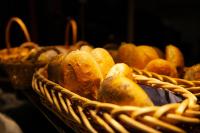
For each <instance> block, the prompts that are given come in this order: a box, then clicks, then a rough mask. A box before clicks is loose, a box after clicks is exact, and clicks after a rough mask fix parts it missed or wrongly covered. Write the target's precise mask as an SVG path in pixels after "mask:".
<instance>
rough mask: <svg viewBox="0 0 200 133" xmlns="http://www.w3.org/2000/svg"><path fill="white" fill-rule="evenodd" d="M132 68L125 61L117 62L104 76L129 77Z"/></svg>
mask: <svg viewBox="0 0 200 133" xmlns="http://www.w3.org/2000/svg"><path fill="white" fill-rule="evenodd" d="M131 73H132V69H131V68H130V67H129V66H128V65H126V64H125V63H117V64H115V65H114V66H113V67H112V68H111V69H110V70H109V72H108V74H107V75H106V78H108V77H112V76H125V77H128V78H131V77H132V76H131Z"/></svg>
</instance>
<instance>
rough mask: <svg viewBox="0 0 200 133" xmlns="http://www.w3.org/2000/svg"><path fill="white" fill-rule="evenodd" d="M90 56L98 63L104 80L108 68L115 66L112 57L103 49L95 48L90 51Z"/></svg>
mask: <svg viewBox="0 0 200 133" xmlns="http://www.w3.org/2000/svg"><path fill="white" fill-rule="evenodd" d="M91 54H92V56H93V58H94V59H95V60H96V62H97V63H98V65H99V67H100V69H101V73H102V75H103V78H105V77H106V75H107V73H108V71H109V70H110V68H111V67H112V66H113V65H114V64H115V62H114V60H113V58H112V56H111V55H110V54H109V53H108V51H107V50H105V49H103V48H95V49H93V50H92V51H91Z"/></svg>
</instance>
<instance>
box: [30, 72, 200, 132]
mask: <svg viewBox="0 0 200 133" xmlns="http://www.w3.org/2000/svg"><path fill="white" fill-rule="evenodd" d="M44 71H46V68H41V69H39V70H38V71H37V72H36V73H35V74H34V76H33V81H32V86H33V89H34V90H35V91H36V92H37V93H38V94H39V95H40V96H41V97H43V98H44V99H46V100H47V101H48V102H49V103H50V104H51V105H53V106H55V108H56V110H57V112H58V113H60V114H64V117H66V116H70V117H71V118H72V119H73V121H75V122H76V123H77V124H79V125H82V126H84V127H85V128H87V129H88V130H89V131H90V132H98V130H97V129H96V128H95V127H94V125H93V124H92V123H91V121H92V120H93V121H95V123H96V124H97V125H98V126H99V127H101V128H102V129H104V130H106V131H107V132H115V131H118V132H123V133H126V132H129V130H127V128H126V126H128V127H131V128H136V129H139V130H141V131H144V132H151V133H158V132H160V130H159V129H160V128H161V129H165V130H168V131H171V132H185V131H184V130H183V129H181V128H179V127H177V126H175V124H176V123H179V122H183V123H184V122H187V123H200V120H199V118H197V117H196V116H197V115H198V116H199V115H200V107H199V105H198V104H197V98H196V96H195V95H193V94H192V93H191V92H189V91H188V90H186V89H184V88H183V87H182V86H178V85H175V84H171V83H169V82H163V81H161V80H159V79H156V78H149V77H147V76H144V75H139V74H137V73H133V74H132V75H133V78H134V80H136V81H137V82H138V83H142V84H146V85H150V86H153V87H156V88H157V87H158V88H164V89H168V90H170V91H172V92H174V93H179V94H181V95H182V96H183V97H185V99H184V100H183V101H182V102H181V103H171V104H166V105H163V106H152V107H135V106H118V105H114V104H110V103H101V102H98V101H92V100H89V99H87V98H84V97H81V96H79V95H77V94H75V93H73V92H71V91H69V90H67V89H65V88H63V87H61V86H60V85H58V84H56V83H54V82H52V81H49V80H48V79H47V78H45V77H44V76H43V75H42V73H43V72H44ZM84 110H88V112H89V117H88V113H85V112H84ZM99 112H101V113H99ZM99 114H101V116H100V115H99ZM121 122H122V123H123V124H122V123H121Z"/></svg>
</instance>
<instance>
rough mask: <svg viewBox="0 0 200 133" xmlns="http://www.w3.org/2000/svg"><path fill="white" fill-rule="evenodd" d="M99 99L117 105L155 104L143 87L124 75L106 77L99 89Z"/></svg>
mask: <svg viewBox="0 0 200 133" xmlns="http://www.w3.org/2000/svg"><path fill="white" fill-rule="evenodd" d="M98 100H99V101H101V102H108V103H113V104H117V105H132V106H141V107H143V106H153V103H152V101H151V100H150V99H149V97H148V95H147V94H146V93H145V92H144V91H143V89H142V88H141V87H140V86H139V85H138V84H136V83H134V82H133V81H132V80H130V79H128V78H126V77H124V76H119V75H117V76H111V77H108V78H106V79H105V80H104V81H103V83H102V84H101V87H100V89H99V91H98Z"/></svg>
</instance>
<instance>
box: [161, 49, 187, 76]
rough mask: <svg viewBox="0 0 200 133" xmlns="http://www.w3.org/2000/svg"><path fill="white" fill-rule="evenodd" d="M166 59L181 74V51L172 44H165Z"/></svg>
mask: <svg viewBox="0 0 200 133" xmlns="http://www.w3.org/2000/svg"><path fill="white" fill-rule="evenodd" d="M165 52H166V60H167V61H169V62H171V63H172V64H173V65H174V66H175V67H176V69H177V71H178V73H179V75H180V76H181V75H182V73H183V69H184V57H183V54H182V52H181V51H180V50H179V48H177V47H176V46H174V45H168V46H166V50H165Z"/></svg>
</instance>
